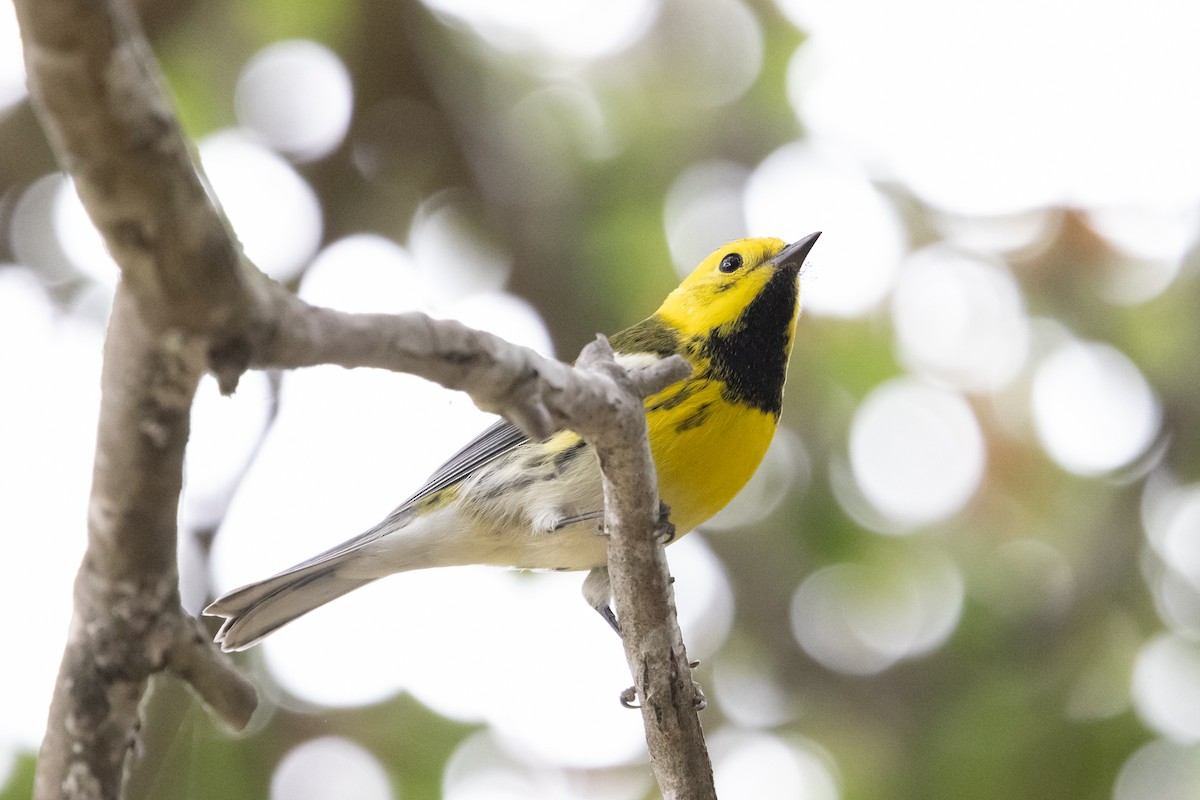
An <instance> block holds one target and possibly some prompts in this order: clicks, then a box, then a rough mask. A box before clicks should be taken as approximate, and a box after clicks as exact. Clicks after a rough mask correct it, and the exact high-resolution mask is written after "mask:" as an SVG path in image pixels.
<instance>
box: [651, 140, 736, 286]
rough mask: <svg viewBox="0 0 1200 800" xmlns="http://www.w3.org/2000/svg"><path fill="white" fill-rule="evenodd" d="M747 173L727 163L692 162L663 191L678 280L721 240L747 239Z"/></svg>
mask: <svg viewBox="0 0 1200 800" xmlns="http://www.w3.org/2000/svg"><path fill="white" fill-rule="evenodd" d="M749 175H750V171H749V170H747V169H746V168H745V167H743V166H741V165H739V164H734V163H732V162H729V161H704V162H701V163H699V164H693V165H691V166H690V167H688V168H687V169H686V170H684V171H683V172H682V173H680V175H679V176H678V177H677V178H675V181H674V182H673V183H672V184H671V188H670V189H668V190H667V199H666V204H665V206H664V209H663V225H664V229H665V231H666V234H667V245H668V247H670V249H671V260H672V262H673V263H674V264H675V272H676V273H677V274H678V275H679V277H680V278H685V277H687V276H688V275H690V274H691V272H692V270H694V269H695V268H696V266H697V265H698V264H699V263H700V262H701V261H703V260H704V259H705V258H706V257H707V256H708V254H709V253H711V252H712V251H713V250H716V249H717V248H718V247H720V246H721V245H723V244H725V243H726V242H731V241H733V240H734V239H742V238H744V237H745V236H746V223H745V221H744V216H745V215H744V212H743V206H742V195H743V187H744V186H745V183H746V179H747V177H749Z"/></svg>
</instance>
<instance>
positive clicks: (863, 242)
mask: <svg viewBox="0 0 1200 800" xmlns="http://www.w3.org/2000/svg"><path fill="white" fill-rule="evenodd" d="M745 206H746V223H747V228H748V230H749V233H750V235H751V236H775V237H778V238H780V239H783V240H785V241H788V242H794V241H796V240H797V239H800V238H801V237H804V236H807V235H808V234H810V233H812V232H813V231H824V235H823V236H822V237H821V242H820V244H819V245H818V247H817V249H816V251H814V254H813V255H812V256H811V257H810V258H809V261H808V264H807V266H806V267H805V269H804V271H803V272H802V273H801V285H802V290H801V293H800V300H801V303H802V304H803V306H804V311H805V313H811V314H819V315H831V316H838V317H856V316H860V315H862V314H865V313H867V312H869V311H871V310H872V309H874V308H875V306H877V305H878V304H879V302H880V301H881V300H883V298H884V297H885V296H886V295H887V293H888V291H889V290H890V289H891V288H892V283H893V281H894V280H895V277H896V271H897V269H898V267H899V265H900V259H901V257H902V256H903V255H904V253H905V251H906V250H907V248H908V235H907V233H906V232H905V230H904V227H903V224H902V222H901V220H900V216H899V214H897V212H896V209H895V208H894V206H893V205H892V204H891V203H890V202H889V201H888V200H887V199H886V198H885V197H884V196H883V195H882V194H881V193H880V192H879V190H878V189H876V188H875V186H874V185H873V184H872V183H871V181H870V180H869V179H868V176H867V173H866V172H865V171H864V170H863V168H862V166H861V165H860V164H859V163H858V162H856V161H854V160H853V159H851V158H849V157H847V156H846V155H845V154H844V153H842V152H840V151H838V150H836V149H834V148H830V147H827V146H824V145H814V144H811V143H809V142H794V143H792V144H788V145H784V146H783V147H781V148H779V149H778V150H776V151H775V152H773V153H771V154H770V155H769V156H767V157H766V158H765V159H763V161H762V163H760V164H759V165H758V166H757V167H756V168H755V169H754V172H753V173H752V174H751V175H750V179H749V181H748V182H747V184H746V194H745Z"/></svg>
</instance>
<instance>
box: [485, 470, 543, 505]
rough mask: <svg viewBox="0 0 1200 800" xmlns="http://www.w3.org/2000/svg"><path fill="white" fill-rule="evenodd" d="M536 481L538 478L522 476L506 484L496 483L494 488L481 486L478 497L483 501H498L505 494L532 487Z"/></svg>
mask: <svg viewBox="0 0 1200 800" xmlns="http://www.w3.org/2000/svg"><path fill="white" fill-rule="evenodd" d="M538 480H539V478H535V477H533V476H530V475H524V476H522V477H520V478H517V479H515V480H512V481H508V482H507V483H497V484H495V485H494V486H488V487H486V488H484V487H482V486H481V487H480V489H481V491H480V497H482V498H483V499H484V500H499V499H500V498H501V497H503V496H504V495H506V494H510V493H511V492H519V491H521V490H522V489H526V488H528V487H530V486H532V485H533V484H535V483H536V482H537V481H538Z"/></svg>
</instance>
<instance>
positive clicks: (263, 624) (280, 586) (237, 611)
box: [204, 558, 374, 653]
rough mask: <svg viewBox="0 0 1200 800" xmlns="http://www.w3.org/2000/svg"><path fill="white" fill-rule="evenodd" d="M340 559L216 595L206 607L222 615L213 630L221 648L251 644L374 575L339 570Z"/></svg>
mask: <svg viewBox="0 0 1200 800" xmlns="http://www.w3.org/2000/svg"><path fill="white" fill-rule="evenodd" d="M338 561H339V560H338V559H336V558H334V559H329V560H324V561H321V562H318V563H314V564H307V565H303V564H302V565H300V566H297V567H292V568H291V569H289V570H285V571H284V572H281V573H279V574H278V575H275V576H274V577H271V578H267V579H266V580H264V581H259V582H258V583H251V584H249V585H248V586H243V587H242V588H240V589H235V590H234V591H232V592H230V593H229V594H226V595H224V596H223V597H221V598H219V599H218V600H216V601H214V602H213V603H212V604H211V605H209V606H208V607H207V608H205V609H204V613H205V614H206V615H208V616H211V617H224V618H225V622H224V623H222V625H221V630H219V631H218V632H217V636H216V641H217V643H218V644H220V645H221V649H222V650H224V651H225V652H227V653H228V652H233V651H235V650H245V649H246V648H248V647H253V646H254V645H256V644H258V643H259V642H260V641H262V639H263V638H264V637H265V636H267V635H268V634H271V633H273V632H275V631H277V630H279V629H280V628H282V627H283V626H284V625H286V624H288V623H289V622H291V621H292V620H294V619H296V618H297V617H300V616H303V615H304V614H307V613H308V612H309V611H312V610H313V609H315V608H317V607H319V606H323V605H325V604H326V603H328V602H329V601H330V600H334V599H336V598H338V597H341V596H342V595H344V594H346V593H348V592H352V591H354V590H355V589H357V588H359V587H360V586H365V585H366V584H368V583H370V582H371V581H372V580H374V579H373V578H361V577H355V578H351V577H346V576H344V575H339V574H338V571H337V567H338Z"/></svg>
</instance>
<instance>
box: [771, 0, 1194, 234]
mask: <svg viewBox="0 0 1200 800" xmlns="http://www.w3.org/2000/svg"><path fill="white" fill-rule="evenodd" d="M778 5H779V6H780V7H781V8H782V9H783V10H784V12H785V13H786V14H787V15H788V16H789V17H790V18H791V19H792V20H793V21H794V22H795V23H796V24H797V25H799V26H800V27H801V28H803V29H805V30H807V31H810V32H811V36H810V38H809V39H807V40H806V41H805V42H804V43H803V45H801V46H800V47H799V49H798V50H797V52H796V55H795V57H794V60H793V62H792V65H791V69H790V71H789V79H788V89H789V96H790V98H791V101H792V104H793V106H794V107H795V109H796V112H797V114H798V115H799V116H800V118H801V119H802V120H803V121H804V123H805V126H806V128H807V129H808V130H810V131H811V132H812V133H813V134H814V135H817V136H821V137H828V138H833V139H837V140H838V141H840V142H843V143H844V144H846V146H848V147H850V148H851V149H852V150H853V151H854V152H855V153H856V157H857V158H859V159H861V160H863V161H865V162H867V163H871V164H873V165H875V168H876V169H878V170H880V171H881V172H884V173H886V174H887V175H889V176H891V177H894V178H895V179H897V180H899V181H900V182H902V183H904V184H905V185H907V186H908V187H911V188H912V189H913V190H915V191H916V192H917V193H918V194H919V195H921V196H922V197H923V198H924V199H925V200H926V201H928V202H930V203H932V204H933V205H935V206H939V207H942V208H946V209H953V210H956V211H962V212H966V213H975V214H993V213H1005V212H1010V211H1019V210H1023V209H1028V208H1036V207H1041V206H1052V205H1066V206H1074V207H1096V206H1105V205H1120V204H1130V203H1133V204H1148V205H1159V206H1169V207H1178V206H1183V205H1187V204H1191V203H1195V201H1196V200H1197V199H1198V198H1200V150H1197V148H1196V147H1195V142H1196V141H1197V139H1200V113H1198V112H1197V110H1196V108H1195V107H1194V106H1193V105H1192V104H1188V103H1180V102H1178V98H1179V97H1185V96H1187V95H1188V94H1189V93H1190V92H1191V90H1192V88H1193V87H1194V86H1195V85H1197V83H1200V63H1197V61H1196V59H1195V57H1194V55H1195V53H1194V49H1195V42H1194V35H1193V34H1194V32H1195V30H1196V29H1197V26H1198V25H1200V7H1197V6H1196V5H1195V4H1189V3H1178V2H1156V3H1150V4H1145V3H1138V2H1135V0H1111V1H1110V2H1105V3H1101V4H1093V5H1092V6H1089V8H1088V13H1087V14H1083V15H1081V14H1079V13H1078V5H1077V4H1076V3H1074V2H1072V0H1049V1H1048V2H1044V1H1043V0H1018V1H1017V2H1015V3H1006V4H987V3H958V2H955V0H918V2H916V3H905V4H903V5H897V4H887V3H877V2H870V0H852V1H851V2H842V1H841V0H779V2H778ZM867 18H869V19H870V20H871V24H870V25H864V24H863V22H862V21H863V20H864V19H867ZM933 20H936V24H931V21H933ZM1131 20H1133V21H1134V23H1133V24H1132V25H1131V23H1130V21H1131ZM1115 42H1120V43H1122V45H1123V47H1124V48H1127V49H1125V51H1124V52H1125V55H1126V56H1127V57H1114V49H1113V44H1114V43H1115ZM880 64H886V65H887V68H886V69H880V68H879V65H880ZM1063 86H1070V87H1071V95H1070V102H1064V101H1063V95H1062V92H1061V87H1063ZM1117 109H1119V112H1116V111H1115V110H1117ZM1148 121H1152V124H1149V123H1148Z"/></svg>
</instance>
